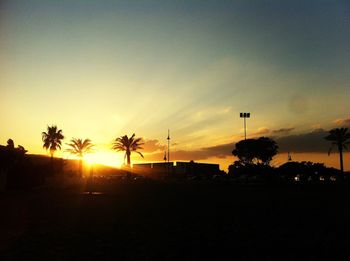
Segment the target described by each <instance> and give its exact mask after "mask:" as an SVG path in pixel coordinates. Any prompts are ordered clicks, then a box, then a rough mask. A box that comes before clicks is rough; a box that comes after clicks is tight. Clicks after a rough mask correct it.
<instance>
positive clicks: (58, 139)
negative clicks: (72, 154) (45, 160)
mask: <svg viewBox="0 0 350 261" xmlns="http://www.w3.org/2000/svg"><path fill="white" fill-rule="evenodd" d="M41 137H42V141H43V142H44V145H43V148H45V149H46V150H50V155H51V166H52V168H53V156H54V153H55V152H56V150H57V149H61V145H62V140H63V139H64V136H63V134H62V130H57V126H56V125H52V126H51V127H50V126H47V132H42V133H41Z"/></svg>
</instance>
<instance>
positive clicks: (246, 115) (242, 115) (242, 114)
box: [239, 112, 250, 118]
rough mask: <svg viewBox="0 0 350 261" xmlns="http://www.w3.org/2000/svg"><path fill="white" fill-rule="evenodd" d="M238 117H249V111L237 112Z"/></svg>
mask: <svg viewBox="0 0 350 261" xmlns="http://www.w3.org/2000/svg"><path fill="white" fill-rule="evenodd" d="M239 117H240V118H250V112H241V113H239Z"/></svg>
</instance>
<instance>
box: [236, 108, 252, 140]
mask: <svg viewBox="0 0 350 261" xmlns="http://www.w3.org/2000/svg"><path fill="white" fill-rule="evenodd" d="M239 117H240V118H243V121H244V140H246V139H247V123H246V119H247V118H250V112H241V113H240V114H239Z"/></svg>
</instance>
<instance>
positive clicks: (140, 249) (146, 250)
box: [0, 181, 350, 261]
mask: <svg viewBox="0 0 350 261" xmlns="http://www.w3.org/2000/svg"><path fill="white" fill-rule="evenodd" d="M82 190H83V188H71V189H65V190H54V191H48V190H45V189H40V190H36V191H28V192H11V193H5V194H0V232H1V234H0V259H1V260H50V261H52V260H73V259H76V260H181V259H185V260H203V259H204V258H206V259H208V258H210V259H212V260H248V259H254V260H297V259H301V258H303V259H306V260H319V259H320V258H321V257H323V258H327V259H329V260H350V187H347V186H340V185H333V186H331V185H325V186H311V187H310V186H308V187H305V186H304V187H302V186H296V185H294V186H291V185H289V186H287V185H284V186H277V185H274V186H272V185H271V186H267V185H235V184H217V183H216V184H208V183H203V182H202V183H201V182H191V183H166V182H147V181H138V182H134V183H121V182H103V183H101V184H100V185H98V186H96V188H95V190H98V191H101V192H103V194H94V195H86V194H81V192H82Z"/></svg>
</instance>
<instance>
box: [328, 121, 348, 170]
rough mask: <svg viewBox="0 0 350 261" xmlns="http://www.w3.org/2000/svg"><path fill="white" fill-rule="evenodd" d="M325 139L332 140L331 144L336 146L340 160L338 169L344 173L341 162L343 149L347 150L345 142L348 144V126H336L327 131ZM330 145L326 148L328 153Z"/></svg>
mask: <svg viewBox="0 0 350 261" xmlns="http://www.w3.org/2000/svg"><path fill="white" fill-rule="evenodd" d="M325 139H326V140H328V141H331V142H332V146H333V145H335V146H337V148H338V152H339V160H340V171H341V172H342V173H344V163H343V151H344V150H347V146H346V145H347V144H350V141H349V139H350V133H349V132H348V128H336V129H332V130H330V131H329V135H328V136H326V137H325ZM331 150H332V147H330V148H329V150H328V155H329V154H330V153H331Z"/></svg>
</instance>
